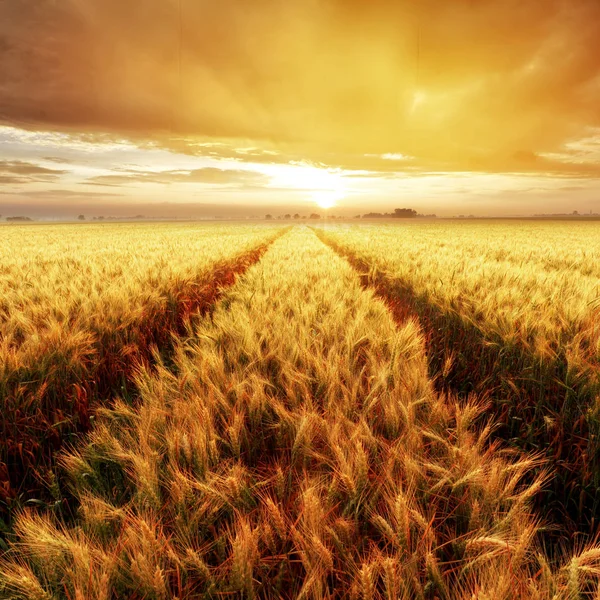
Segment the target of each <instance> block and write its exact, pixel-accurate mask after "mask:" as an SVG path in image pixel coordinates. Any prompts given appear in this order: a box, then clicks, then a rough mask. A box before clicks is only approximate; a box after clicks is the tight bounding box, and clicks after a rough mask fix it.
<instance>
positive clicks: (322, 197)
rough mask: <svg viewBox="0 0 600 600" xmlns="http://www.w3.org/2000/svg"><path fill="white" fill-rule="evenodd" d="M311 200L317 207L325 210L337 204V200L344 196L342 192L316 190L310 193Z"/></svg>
mask: <svg viewBox="0 0 600 600" xmlns="http://www.w3.org/2000/svg"><path fill="white" fill-rule="evenodd" d="M312 197H313V200H314V201H315V202H316V203H317V206H318V207H319V208H322V209H324V210H327V209H329V208H333V207H334V206H337V203H338V201H339V200H342V199H343V198H344V194H343V193H342V192H339V191H337V192H336V191H333V190H332V191H327V190H326V191H318V192H314V193H313V194H312Z"/></svg>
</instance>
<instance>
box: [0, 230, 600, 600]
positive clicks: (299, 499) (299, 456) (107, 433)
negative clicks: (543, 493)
mask: <svg viewBox="0 0 600 600" xmlns="http://www.w3.org/2000/svg"><path fill="white" fill-rule="evenodd" d="M174 344H175V345H174V351H173V356H172V358H171V360H170V361H169V362H168V363H167V362H164V361H163V362H161V361H160V360H158V362H157V365H156V366H155V367H154V368H149V367H148V366H144V365H140V367H139V368H138V370H137V373H136V378H135V380H136V385H137V390H138V391H137V393H138V395H139V398H138V400H137V401H136V402H135V403H133V404H132V403H131V402H129V401H128V400H127V399H126V398H124V399H121V400H117V401H115V403H114V404H113V405H112V406H109V407H104V408H100V409H99V411H98V416H97V419H96V420H95V421H94V423H93V425H92V428H91V431H90V432H89V433H88V434H87V435H86V437H85V439H83V440H81V442H80V443H78V444H77V445H76V446H75V447H74V448H73V449H72V450H70V451H69V452H67V453H63V455H62V459H61V465H62V469H63V470H64V471H65V473H66V475H67V477H68V479H69V485H70V489H71V493H72V494H74V496H75V497H76V498H77V499H78V502H79V512H78V515H77V517H76V519H75V521H74V522H66V521H64V520H63V519H62V518H61V516H60V514H59V515H53V514H52V513H50V512H48V511H40V510H37V509H27V510H23V511H21V512H20V514H19V516H18V519H17V520H16V524H15V528H14V540H13V544H12V546H11V550H10V551H9V552H8V553H7V554H6V555H5V557H4V560H3V562H2V565H1V566H0V598H12V599H17V598H21V599H25V598H38V599H42V598H44V599H46V598H53V599H55V598H61V599H62V598H65V599H67V598H69V599H72V598H78V599H79V598H80V599H84V598H86V599H87V598H94V599H98V600H101V599H110V598H131V599H142V598H143V599H150V598H156V599H159V598H161V599H162V598H203V597H204V598H217V597H223V596H231V597H238V598H290V599H291V598H315V599H316V598H356V599H359V598H360V599H365V600H370V599H371V598H374V599H375V598H376V599H380V598H390V599H392V598H394V599H396V598H406V599H409V598H411V599H412V598H420V599H423V600H429V599H431V600H433V599H434V598H438V599H440V600H441V599H462V598H464V599H472V598H478V599H488V598H489V599H490V600H492V599H494V600H496V599H502V598H505V599H507V600H508V599H509V598H510V599H512V598H531V599H540V600H541V599H544V600H545V599H548V600H550V599H551V598H552V599H565V600H567V599H569V600H571V599H576V598H588V597H589V598H593V597H598V596H599V594H600V588H599V587H598V583H599V578H600V548H598V547H596V546H593V545H591V546H588V547H585V548H579V549H577V550H576V551H575V550H573V551H571V552H570V553H569V554H568V555H566V556H564V557H562V558H561V559H560V560H552V561H548V560H547V559H546V558H544V553H543V551H542V550H543V549H542V547H541V546H540V544H539V533H540V531H541V529H543V526H544V523H543V522H541V521H540V519H539V517H538V516H536V515H535V513H534V512H533V511H532V501H533V498H535V497H536V495H537V494H538V492H539V490H540V488H542V487H543V486H544V485H545V483H546V481H547V478H548V473H547V472H546V470H545V468H544V461H543V459H542V457H541V456H540V455H539V454H538V455H532V454H525V453H522V452H519V451H517V450H514V449H509V448H508V447H506V446H505V445H502V444H500V443H499V442H498V441H492V440H491V434H492V432H493V429H494V414H493V413H490V410H489V409H490V402H489V401H487V400H485V399H477V398H476V397H474V396H472V397H470V398H469V399H462V400H459V399H458V398H456V397H454V396H452V395H448V394H445V393H440V392H438V391H436V389H435V386H434V384H433V382H432V380H431V379H430V378H429V374H428V361H427V356H426V353H425V340H424V337H423V335H422V333H421V330H420V327H419V325H418V323H417V321H416V320H414V319H408V320H405V321H403V322H402V323H398V322H395V321H394V319H393V316H392V314H391V313H390V311H389V310H388V308H387V307H386V305H385V303H384V302H383V301H381V300H379V299H377V298H376V296H375V293H374V292H373V291H371V290H369V289H364V287H363V286H362V285H361V280H360V278H359V276H358V275H357V274H356V272H355V271H354V269H353V268H352V267H351V266H350V264H349V263H348V262H347V261H346V260H344V259H343V258H341V257H340V256H339V255H338V254H336V253H335V252H334V251H333V250H332V249H331V248H328V247H327V246H326V245H324V244H323V243H322V242H320V241H319V239H318V238H317V237H316V236H315V235H314V233H313V232H311V231H310V230H308V229H306V228H294V229H293V230H292V231H291V232H288V233H287V234H286V235H284V236H283V237H280V238H279V239H278V240H277V241H275V242H274V243H273V245H272V246H271V247H270V248H269V249H268V250H267V252H266V253H265V254H264V255H263V257H262V259H261V260H260V261H259V262H258V263H256V264H254V265H253V266H251V267H250V268H249V269H248V270H247V271H246V273H245V274H244V276H243V277H241V278H240V279H238V281H237V282H236V283H235V285H233V286H232V287H230V288H229V289H227V290H225V291H224V292H223V295H222V298H221V300H220V301H219V303H218V304H217V306H216V307H215V309H214V311H212V312H211V313H210V315H204V316H200V315H199V316H197V317H195V318H193V319H192V323H191V325H190V327H189V328H188V330H187V332H186V333H185V334H183V335H181V336H179V337H178V339H177V340H175V343H174ZM485 415H488V417H490V418H487V419H486V417H485ZM532 473H537V475H533V476H532ZM59 491H60V490H59Z"/></svg>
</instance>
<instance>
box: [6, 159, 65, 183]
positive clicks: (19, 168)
mask: <svg viewBox="0 0 600 600" xmlns="http://www.w3.org/2000/svg"><path fill="white" fill-rule="evenodd" d="M66 173H68V171H63V170H59V169H47V168H46V167H40V166H39V165H36V164H33V163H30V162H24V161H20V160H13V161H8V160H0V183H3V184H22V183H35V182H40V181H42V182H46V181H54V180H56V179H58V178H59V177H60V176H61V175H64V174H66Z"/></svg>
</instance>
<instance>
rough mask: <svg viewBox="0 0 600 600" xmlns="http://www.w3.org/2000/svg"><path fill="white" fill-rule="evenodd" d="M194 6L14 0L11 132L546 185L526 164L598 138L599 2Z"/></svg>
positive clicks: (5, 68) (3, 35) (9, 48)
mask: <svg viewBox="0 0 600 600" xmlns="http://www.w3.org/2000/svg"><path fill="white" fill-rule="evenodd" d="M179 4H180V3H179V2H177V1H175V0H128V1H127V2H124V1H123V0H62V1H56V0H2V1H0V56H1V57H2V68H1V70H0V122H4V123H10V124H16V125H19V126H26V127H30V128H48V129H62V130H66V131H78V132H88V133H89V134H90V135H91V136H92V138H93V134H94V133H111V132H112V133H113V134H114V135H119V136H128V137H133V138H135V137H136V136H137V138H138V139H140V140H141V139H144V138H145V139H147V140H152V141H153V142H154V143H159V144H163V145H168V144H170V142H169V139H170V138H171V137H173V136H177V137H178V138H179V139H181V138H184V139H185V138H187V137H188V136H190V137H197V138H200V139H202V140H204V141H210V140H213V141H225V142H226V143H227V144H230V147H232V148H234V150H233V157H235V158H237V159H238V160H240V161H245V162H274V163H276V162H279V161H283V160H284V159H283V157H285V158H286V159H291V160H303V161H310V162H312V163H315V164H320V163H324V164H327V165H340V166H347V167H352V166H354V168H360V169H377V170H382V171H388V170H393V169H396V170H403V168H404V165H400V164H398V163H391V161H388V162H386V161H383V160H376V159H375V158H373V157H371V159H370V160H369V159H368V158H367V157H365V155H369V154H370V155H380V156H381V155H383V154H386V153H402V154H406V155H409V156H412V157H414V162H413V168H419V169H445V170H468V169H473V168H477V169H485V170H490V171H494V172H497V171H511V170H513V169H517V170H518V171H524V172H537V171H539V170H540V164H539V161H536V160H533V161H529V162H528V161H527V160H521V159H522V158H524V155H522V156H521V159H519V157H518V153H519V152H526V153H531V156H539V155H540V154H544V153H558V152H563V151H564V144H565V142H566V141H569V140H573V139H578V138H583V137H585V136H587V135H590V132H593V131H594V128H598V127H600V102H598V98H599V97H600V3H599V2H598V1H597V0H545V1H544V2H540V1H539V0H521V1H519V2H517V1H516V0H456V1H453V2H448V1H447V0H405V1H402V2H401V1H398V0H370V1H369V2H365V1H362V0H361V1H359V0H298V1H297V2H290V1H289V0H255V1H253V2H248V1H247V0H219V1H218V2H214V0H194V1H192V0H181V6H182V10H183V14H182V15H179V13H178V6H179ZM180 34H181V35H180ZM248 142H249V144H248ZM242 144H243V145H242ZM246 145H249V146H255V147H256V150H252V151H247V152H240V151H239V150H238V149H239V148H242V147H244V146H246ZM235 148H238V149H235ZM265 149H268V150H269V151H270V152H271V153H265V152H264V150H265ZM194 152H202V153H204V154H206V155H209V156H211V155H212V156H220V155H221V154H222V153H223V152H224V148H220V147H212V148H211V147H204V148H201V149H196V150H195V151H194ZM273 152H275V154H273ZM561 162H562V161H560V160H557V161H554V163H555V164H553V165H552V169H555V170H557V171H560V170H561V164H560V163H561ZM478 165H479V166H478ZM546 167H548V165H547V164H546V165H544V168H546ZM572 169H573V167H571V166H567V167H565V172H566V173H570V172H571V170H572ZM542 172H543V169H542Z"/></svg>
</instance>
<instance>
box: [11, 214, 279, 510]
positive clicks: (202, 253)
mask: <svg viewBox="0 0 600 600" xmlns="http://www.w3.org/2000/svg"><path fill="white" fill-rule="evenodd" d="M2 234H3V236H5V237H7V238H11V239H8V240H7V242H8V243H7V245H6V246H4V248H3V250H2V252H3V254H4V256H3V259H4V261H3V263H2V264H3V269H2V276H1V278H0V289H2V291H3V294H2V303H3V306H2V313H1V314H0V397H1V398H2V406H1V407H0V408H1V414H2V418H1V420H0V435H1V439H2V443H1V444H0V517H1V516H8V515H9V514H10V509H11V508H12V507H14V506H18V505H20V504H21V503H22V502H24V501H27V500H31V499H32V497H34V496H35V497H36V499H39V492H40V489H41V482H43V481H50V482H51V481H52V475H51V474H50V473H49V467H50V466H51V465H52V457H53V455H54V454H55V452H56V451H57V450H58V449H59V448H60V447H61V446H62V445H63V444H64V442H65V441H69V440H71V439H72V435H73V434H75V433H77V432H80V431H83V430H86V429H88V428H89V426H90V420H91V419H92V418H93V413H94V408H95V406H97V405H99V404H101V403H105V402H107V401H108V400H109V399H111V398H113V397H115V396H117V395H119V396H127V395H129V394H130V393H131V392H132V390H133V386H132V384H131V380H132V377H133V375H134V373H135V369H136V368H137V366H138V365H139V364H140V363H148V362H152V360H153V355H154V353H155V352H157V351H158V350H157V349H160V353H161V354H162V356H163V358H166V357H168V355H169V352H170V350H171V349H172V346H173V335H175V334H182V333H183V332H184V330H185V327H186V323H187V320H188V317H189V315H190V314H191V313H195V312H206V311H207V310H209V309H210V307H211V306H212V305H213V304H214V302H215V301H216V299H217V298H218V296H219V294H220V292H221V289H222V288H223V287H225V286H228V285H230V284H232V283H233V281H234V280H235V276H236V274H237V273H240V272H242V271H244V270H245V269H246V268H247V267H248V265H249V264H252V263H253V262H256V261H257V260H258V259H259V258H260V256H261V255H262V253H263V252H264V250H265V249H266V244H267V243H268V242H269V241H270V240H272V238H273V237H274V236H275V235H276V230H275V229H274V228H267V229H264V228H257V227H238V228H231V229H230V230H226V229H223V228H219V229H213V228H210V227H204V228H202V227H189V226H187V227H186V226H176V225H163V226H158V227H156V226H155V227H154V229H150V228H144V227H141V228H133V227H130V226H118V225H117V226H96V227H85V228H74V227H71V228H67V227H64V226H63V227H62V228H61V227H60V226H59V227H41V226H36V227H29V228H28V227H23V228H11V229H4V230H3V231H2ZM34 492H35V494H34ZM1 507H3V510H2V508H1ZM3 513H4V515H3Z"/></svg>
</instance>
